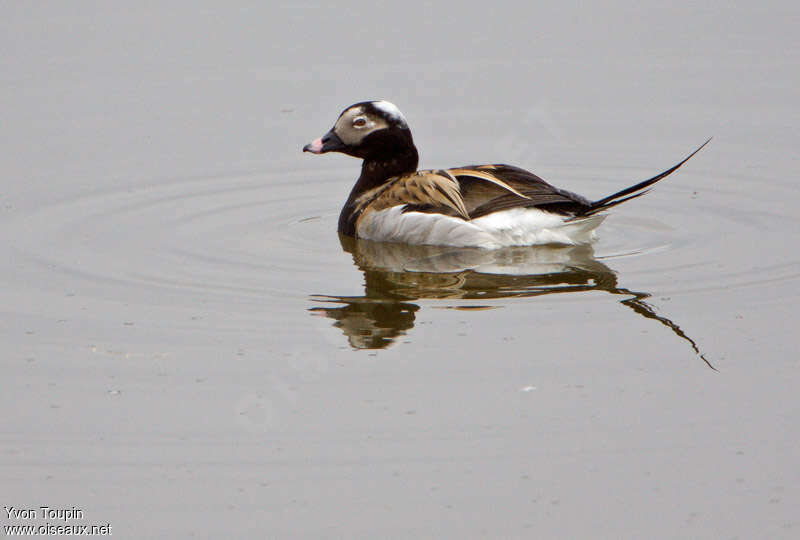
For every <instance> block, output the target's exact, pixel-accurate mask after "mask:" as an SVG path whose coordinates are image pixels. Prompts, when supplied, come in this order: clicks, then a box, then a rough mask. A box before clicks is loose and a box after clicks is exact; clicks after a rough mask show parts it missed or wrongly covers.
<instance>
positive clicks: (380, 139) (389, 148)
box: [303, 101, 417, 161]
mask: <svg viewBox="0 0 800 540" xmlns="http://www.w3.org/2000/svg"><path fill="white" fill-rule="evenodd" d="M303 152H312V153H314V154H324V153H325V152H341V153H343V154H348V155H351V156H354V157H358V158H362V159H365V160H368V161H390V160H393V159H396V158H397V157H399V156H404V155H409V154H412V153H413V155H414V156H415V157H416V154H417V150H416V148H415V147H414V140H413V139H412V137H411V130H409V129H408V123H407V122H406V119H405V117H404V116H403V113H401V112H400V109H398V108H397V107H396V106H395V105H394V104H392V103H389V102H388V101H362V102H361V103H356V104H355V105H350V106H349V107H348V108H346V109H345V110H344V111H342V114H340V115H339V118H338V119H337V120H336V124H334V126H333V127H332V128H331V130H330V131H328V133H326V134H325V135H323V136H322V137H320V138H319V139H316V140H314V141H312V142H310V143H308V144H307V145H305V146H304V147H303Z"/></svg>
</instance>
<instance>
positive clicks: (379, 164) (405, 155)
mask: <svg viewBox="0 0 800 540" xmlns="http://www.w3.org/2000/svg"><path fill="white" fill-rule="evenodd" d="M418 164H419V154H418V153H417V149H416V148H415V147H414V146H413V145H412V146H410V147H409V148H407V149H405V150H404V151H403V152H399V153H398V152H396V151H395V152H393V153H392V154H391V157H389V156H388V155H387V156H385V157H383V156H377V157H373V158H365V159H364V162H363V163H362V165H361V176H359V177H358V180H357V181H356V185H354V186H353V189H352V190H351V191H350V196H349V197H347V202H346V203H345V205H344V207H343V208H342V212H341V214H339V232H340V233H342V234H347V235H350V236H355V223H356V219H357V218H358V216H357V215H355V214H354V213H353V211H354V210H355V200H356V199H357V198H358V197H359V196H360V195H361V194H362V193H364V192H366V191H369V190H370V189H374V188H376V187H379V186H382V185H383V184H384V183H386V181H387V180H389V179H390V178H394V177H396V176H401V175H404V174H410V173H413V172H415V171H416V170H417V165H418Z"/></svg>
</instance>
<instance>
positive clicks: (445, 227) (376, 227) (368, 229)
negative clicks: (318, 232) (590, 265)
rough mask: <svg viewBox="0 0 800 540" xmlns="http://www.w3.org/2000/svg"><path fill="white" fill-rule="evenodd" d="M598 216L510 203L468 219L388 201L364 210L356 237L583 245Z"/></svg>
mask: <svg viewBox="0 0 800 540" xmlns="http://www.w3.org/2000/svg"><path fill="white" fill-rule="evenodd" d="M604 219H605V216H604V215H594V216H590V217H588V218H584V219H577V220H574V221H564V217H563V216H559V215H557V214H551V213H549V212H543V211H541V210H537V209H535V208H511V209H509V210H503V211H501V212H494V213H493V214H489V215H488V216H483V217H480V218H477V219H474V220H472V221H464V220H463V219H460V218H455V217H450V216H444V215H442V214H428V213H423V212H406V213H403V207H402V206H394V207H392V208H387V209H386V210H380V211H378V212H370V213H369V214H367V215H365V216H364V217H363V218H362V220H361V222H360V223H359V227H358V231H357V232H358V236H360V237H361V238H366V239H368V240H375V241H378V242H405V243H407V244H418V245H434V246H457V247H481V248H486V249H496V248H500V247H507V246H534V245H544V244H563V245H578V244H588V243H590V242H591V241H592V240H593V239H594V230H595V229H596V228H597V227H598V225H600V223H602V222H603V220H604Z"/></svg>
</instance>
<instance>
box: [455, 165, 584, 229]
mask: <svg viewBox="0 0 800 540" xmlns="http://www.w3.org/2000/svg"><path fill="white" fill-rule="evenodd" d="M450 170H451V171H458V174H457V175H456V177H457V178H458V181H459V184H460V187H461V193H462V197H463V199H464V203H465V205H466V207H467V208H468V209H469V213H470V216H471V217H472V218H473V219H475V218H477V217H481V216H485V215H487V214H491V213H492V212H497V211H499V210H507V209H509V208H517V207H522V208H531V207H541V208H542V209H545V210H548V211H554V212H557V213H562V214H567V215H571V214H574V213H575V212H577V211H579V210H580V209H583V208H586V207H588V206H589V205H590V204H591V202H590V201H589V200H587V199H585V198H584V197H581V196H580V195H577V194H575V193H571V192H569V191H566V190H563V189H559V188H557V187H555V186H552V185H550V184H548V183H547V182H545V181H544V180H542V179H541V178H539V177H538V176H536V175H535V174H533V173H532V172H529V171H526V170H525V169H520V168H519V167H514V166H511V165H502V164H495V165H472V166H468V167H460V168H459V169H450ZM462 171H464V172H462ZM480 173H483V174H485V175H490V176H492V177H493V178H494V179H496V180H498V181H500V182H502V183H504V184H506V185H507V186H509V187H510V188H512V189H511V190H507V189H500V188H499V187H495V186H499V184H497V183H488V182H486V181H484V178H482V177H480V178H479V177H478V174H480ZM516 193H520V194H522V195H523V196H524V198H522V197H520V196H518V195H516Z"/></svg>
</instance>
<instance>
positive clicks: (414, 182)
mask: <svg viewBox="0 0 800 540" xmlns="http://www.w3.org/2000/svg"><path fill="white" fill-rule="evenodd" d="M356 204H357V208H358V209H359V210H362V209H363V210H364V211H367V210H372V211H378V210H383V209H386V208H391V207H393V206H400V205H409V206H423V207H433V208H447V209H450V210H453V211H455V213H456V214H457V215H459V216H461V217H462V218H464V219H469V212H467V209H466V207H465V206H464V201H463V199H462V198H461V192H460V190H459V184H458V181H456V179H455V178H454V177H453V176H452V175H448V174H444V173H443V171H419V172H417V173H414V174H410V175H407V176H400V177H397V178H395V179H393V180H390V181H389V182H387V183H386V184H384V185H382V186H380V187H377V188H375V189H372V190H370V191H367V192H365V193H364V194H363V195H361V196H360V197H359V198H358V199H357V201H356Z"/></svg>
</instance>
